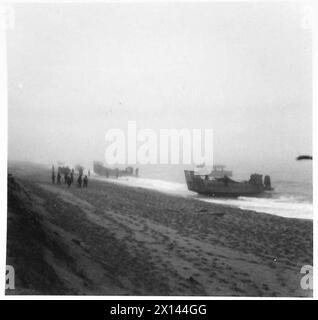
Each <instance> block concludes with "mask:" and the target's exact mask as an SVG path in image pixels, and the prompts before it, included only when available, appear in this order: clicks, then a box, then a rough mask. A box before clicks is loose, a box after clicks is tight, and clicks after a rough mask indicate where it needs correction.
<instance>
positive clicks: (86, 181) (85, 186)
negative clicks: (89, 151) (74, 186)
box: [83, 175, 88, 188]
mask: <svg viewBox="0 0 318 320" xmlns="http://www.w3.org/2000/svg"><path fill="white" fill-rule="evenodd" d="M87 184H88V178H87V176H86V175H85V177H84V180H83V188H87Z"/></svg>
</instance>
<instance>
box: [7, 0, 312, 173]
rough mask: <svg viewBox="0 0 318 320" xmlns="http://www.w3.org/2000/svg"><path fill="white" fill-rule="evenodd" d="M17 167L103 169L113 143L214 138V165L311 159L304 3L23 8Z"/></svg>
mask: <svg viewBox="0 0 318 320" xmlns="http://www.w3.org/2000/svg"><path fill="white" fill-rule="evenodd" d="M14 8H15V28H14V30H11V31H8V37H7V38H8V41H7V42H8V45H7V46H8V72H9V75H8V76H9V159H16V160H17V159H19V160H33V161H34V160H36V161H38V162H45V163H49V162H51V161H56V160H61V161H66V162H78V161H79V162H82V163H88V162H89V161H92V160H93V159H100V160H103V155H104V152H105V147H106V143H105V139H104V137H105V133H106V131H107V129H110V128H116V127H118V128H123V129H125V128H126V126H127V120H136V121H137V123H138V125H139V126H140V128H146V127H149V128H153V129H158V128H177V129H181V128H183V127H185V128H212V129H213V130H214V151H215V161H216V162H219V163H225V164H227V165H228V166H232V167H239V166H242V167H248V166H250V167H251V168H252V169H253V168H258V167H262V168H263V167H264V168H267V167H270V166H271V167H272V168H273V167H276V168H282V167H285V166H289V165H290V166H294V165H297V163H296V161H295V160H294V159H295V157H296V156H297V155H298V154H303V153H305V154H306V153H308V154H311V152H312V148H311V143H312V139H311V130H312V126H311V121H312V120H311V119H312V101H311V95H312V84H311V81H312V79H311V71H312V70H311V68H312V65H311V33H310V30H307V29H304V28H302V18H303V17H302V9H301V7H300V5H299V4H297V3H293V4H286V3H285V4H283V3H281V4H279V3H268V4H260V3H256V4H252V3H245V4H239V3H235V4H233V3H232V4H230V3H229V4H217V3H205V4H198V3H177V4H168V3H158V4H155V3H151V4H127V3H126V4H93V5H92V4H67V5H65V4H64V5H47V4H44V5H30V4H27V5H16V6H15V7H14Z"/></svg>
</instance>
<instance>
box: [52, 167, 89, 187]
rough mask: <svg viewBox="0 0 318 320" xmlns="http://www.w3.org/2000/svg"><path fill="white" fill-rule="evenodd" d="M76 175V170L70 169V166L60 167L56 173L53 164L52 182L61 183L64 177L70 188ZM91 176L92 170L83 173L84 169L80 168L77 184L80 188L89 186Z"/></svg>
mask: <svg viewBox="0 0 318 320" xmlns="http://www.w3.org/2000/svg"><path fill="white" fill-rule="evenodd" d="M74 176H75V172H74V169H72V170H71V169H70V168H69V167H58V168H57V174H55V169H54V166H52V176H51V177H52V184H55V181H56V184H61V183H62V179H63V182H64V183H65V184H67V186H68V188H69V187H70V186H71V185H72V183H73V182H74ZM89 176H90V170H88V174H87V175H84V174H83V169H80V170H79V172H78V178H77V186H78V187H79V188H82V187H83V188H87V186H88V177H89Z"/></svg>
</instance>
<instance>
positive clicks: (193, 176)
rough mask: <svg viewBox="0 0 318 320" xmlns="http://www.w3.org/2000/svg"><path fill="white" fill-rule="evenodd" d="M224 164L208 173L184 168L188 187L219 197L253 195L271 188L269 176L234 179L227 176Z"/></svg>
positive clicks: (258, 175) (230, 173)
mask: <svg viewBox="0 0 318 320" xmlns="http://www.w3.org/2000/svg"><path fill="white" fill-rule="evenodd" d="M224 169H225V166H214V167H213V170H212V171H211V172H210V173H209V174H204V175H202V174H200V172H197V171H191V170H185V171H184V173H185V179H186V182H187V186H188V189H189V190H190V191H194V192H197V193H199V194H203V195H209V196H215V197H217V196H219V197H239V196H255V195H258V194H261V193H263V192H265V191H270V190H273V188H272V187H271V179H270V176H268V175H266V176H265V177H264V182H263V175H261V174H257V173H255V174H252V175H251V176H250V179H249V180H248V181H241V182H238V181H235V180H233V179H231V178H230V177H229V176H231V175H232V172H231V171H227V170H224Z"/></svg>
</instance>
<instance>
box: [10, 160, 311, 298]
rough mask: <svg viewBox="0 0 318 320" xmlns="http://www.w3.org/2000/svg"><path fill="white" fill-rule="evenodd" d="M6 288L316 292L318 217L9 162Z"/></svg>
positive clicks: (167, 292) (190, 292)
mask: <svg viewBox="0 0 318 320" xmlns="http://www.w3.org/2000/svg"><path fill="white" fill-rule="evenodd" d="M8 171H9V173H12V174H13V179H11V180H10V181H9V183H8V186H9V188H8V243H7V264H11V265H13V266H14V267H15V270H16V290H8V291H7V294H61V295H65V294H72V295H73V294H74V295H75V294H76V295H77V294H81V295H159V296H161V295H173V296H174V295H187V296H189V295H190V296H194V295H200V296H206V295H208V296H312V291H306V290H302V289H301V288H300V279H301V276H302V275H301V274H300V269H301V267H302V266H303V265H312V261H313V258H312V255H313V237H312V231H313V226H312V221H309V220H300V219H287V218H280V217H277V216H272V215H268V214H262V213H256V212H251V211H244V210H240V209H235V208H231V207H226V206H222V205H216V204H211V203H204V202H199V201H196V200H193V199H185V198H182V197H177V196H171V195H167V194H163V193H160V192H156V191H151V190H145V189H141V188H132V187H128V186H123V185H119V184H114V183H110V182H103V181H96V180H92V179H90V181H89V186H88V188H87V189H79V188H77V187H76V185H74V184H73V185H72V186H71V188H69V189H68V188H67V186H66V185H65V184H62V185H52V184H51V181H50V170H46V169H44V168H40V167H37V166H35V165H34V166H33V165H32V166H31V165H27V164H14V165H9V170H8Z"/></svg>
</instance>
